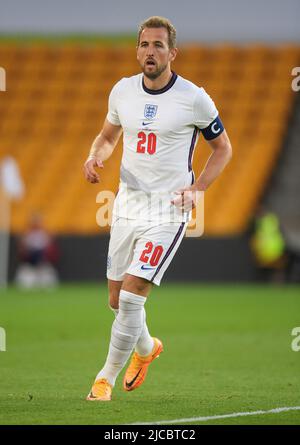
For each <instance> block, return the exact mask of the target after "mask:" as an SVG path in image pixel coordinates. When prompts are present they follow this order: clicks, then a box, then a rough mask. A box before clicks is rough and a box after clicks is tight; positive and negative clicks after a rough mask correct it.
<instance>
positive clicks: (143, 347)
mask: <svg viewBox="0 0 300 445" xmlns="http://www.w3.org/2000/svg"><path fill="white" fill-rule="evenodd" d="M143 309H144V311H143V312H144V324H143V330H142V333H141V335H140V336H139V339H138V341H137V344H136V346H135V350H136V352H137V353H138V354H139V355H141V356H142V357H145V356H147V355H149V354H150V353H151V351H152V349H153V346H154V340H153V338H152V337H151V335H150V334H149V331H148V327H147V324H146V311H145V308H143Z"/></svg>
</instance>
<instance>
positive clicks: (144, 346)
mask: <svg viewBox="0 0 300 445" xmlns="http://www.w3.org/2000/svg"><path fill="white" fill-rule="evenodd" d="M122 284H123V281H115V280H108V293H109V307H110V308H111V310H112V311H113V312H114V314H115V316H117V315H118V312H119V295H120V290H121V287H122ZM128 285H130V283H128ZM143 312H144V323H143V330H142V333H141V335H140V337H139V339H138V341H137V344H136V346H135V351H136V352H137V353H138V354H140V355H141V356H146V355H148V354H149V353H150V352H151V351H152V348H153V346H154V340H153V338H152V337H151V335H150V333H149V330H148V327H147V323H146V311H145V308H144V311H143Z"/></svg>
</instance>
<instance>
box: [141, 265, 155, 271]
mask: <svg viewBox="0 0 300 445" xmlns="http://www.w3.org/2000/svg"><path fill="white" fill-rule="evenodd" d="M141 269H143V270H152V269H155V267H147V266H144V264H143V265H142V266H141Z"/></svg>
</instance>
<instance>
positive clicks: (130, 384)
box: [126, 368, 142, 388]
mask: <svg viewBox="0 0 300 445" xmlns="http://www.w3.org/2000/svg"><path fill="white" fill-rule="evenodd" d="M141 370H142V368H141V369H140V370H139V372H138V373H137V375H136V376H135V377H134V378H133V379H132V380H131V382H129V383H128V382H127V381H126V387H127V388H130V387H131V386H132V385H133V384H134V382H135V381H136V379H137V378H138V376H139V373H140V372H141Z"/></svg>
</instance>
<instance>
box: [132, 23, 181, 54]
mask: <svg viewBox="0 0 300 445" xmlns="http://www.w3.org/2000/svg"><path fill="white" fill-rule="evenodd" d="M145 28H165V29H166V30H167V31H168V36H169V39H168V44H169V48H170V49H172V48H175V47H176V29H175V28H174V26H173V25H172V23H171V22H170V20H168V19H166V18H164V17H160V16H153V17H149V18H148V19H147V20H144V21H143V22H142V23H141V24H140V27H139V32H138V42H137V44H138V45H139V44H140V36H141V33H142V31H143V30H144V29H145Z"/></svg>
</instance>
